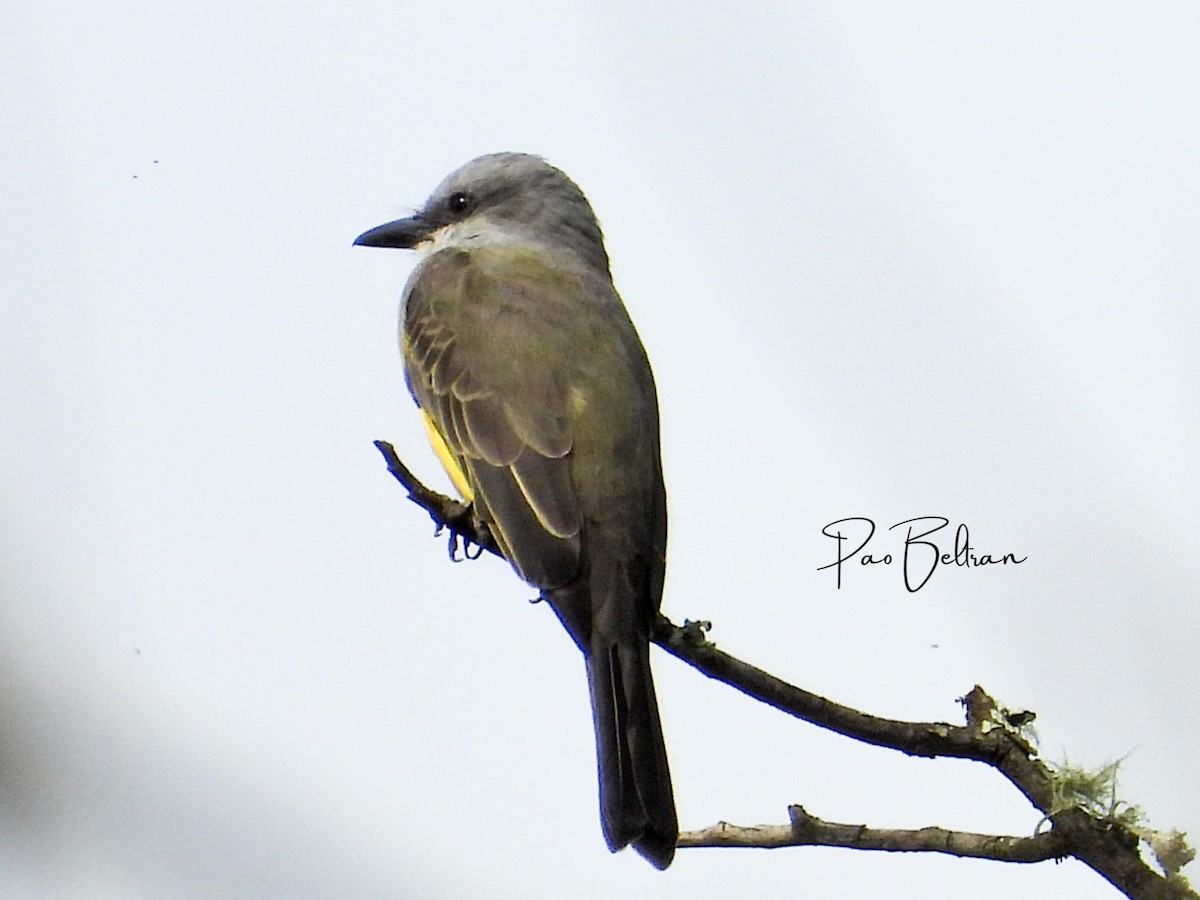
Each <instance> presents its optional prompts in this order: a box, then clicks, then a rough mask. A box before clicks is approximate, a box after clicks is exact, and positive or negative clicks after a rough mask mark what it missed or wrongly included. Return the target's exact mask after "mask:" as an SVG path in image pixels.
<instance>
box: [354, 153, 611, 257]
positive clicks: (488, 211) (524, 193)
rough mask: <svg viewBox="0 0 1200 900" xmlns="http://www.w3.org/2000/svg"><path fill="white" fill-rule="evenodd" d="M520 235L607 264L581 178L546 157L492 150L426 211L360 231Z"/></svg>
mask: <svg viewBox="0 0 1200 900" xmlns="http://www.w3.org/2000/svg"><path fill="white" fill-rule="evenodd" d="M448 235H452V240H450V241H447V243H454V244H456V245H468V244H470V243H472V242H486V241H494V240H515V241H521V242H529V243H535V244H542V245H544V246H549V247H552V248H555V249H560V250H569V251H571V252H572V253H574V254H577V255H578V256H580V257H582V258H583V259H584V260H586V261H587V262H589V263H591V264H593V265H597V266H600V267H601V268H602V269H603V270H604V271H605V272H607V271H608V255H607V253H605V250H604V240H603V236H602V235H601V233H600V225H599V223H598V222H597V221H596V216H595V214H594V213H593V212H592V207H591V205H590V204H589V203H588V202H587V198H586V197H584V196H583V191H581V190H580V189H579V187H578V185H576V184H575V182H573V181H572V180H571V179H570V178H568V177H567V176H566V175H565V174H564V173H563V172H561V171H559V170H558V169H556V168H554V166H552V165H550V164H549V163H547V162H546V161H545V160H543V159H542V158H541V157H538V156H531V155H530V154H528V153H489V154H488V155H487V156H481V157H479V158H478V159H473V160H471V161H470V162H469V163H467V164H466V165H464V166H462V167H461V168H459V169H457V170H456V171H454V172H452V173H451V174H450V175H448V176H446V178H445V180H444V181H442V183H441V184H440V185H438V187H437V189H436V190H435V191H434V192H433V194H432V196H430V198H429V199H428V200H427V201H425V205H424V206H423V207H422V208H421V210H420V211H419V212H418V213H417V214H416V215H413V216H410V217H409V218H406V219H397V220H396V221H395V222H388V223H387V224H386V225H380V226H379V227H378V228H372V229H371V230H370V231H367V232H365V233H364V234H361V235H359V236H358V237H357V238H356V239H355V241H354V243H356V244H361V245H363V246H367V247H405V248H415V247H418V246H419V245H421V244H423V243H425V242H426V241H434V242H435V243H440V242H441V241H442V240H444V239H445V238H446V237H447V236H448Z"/></svg>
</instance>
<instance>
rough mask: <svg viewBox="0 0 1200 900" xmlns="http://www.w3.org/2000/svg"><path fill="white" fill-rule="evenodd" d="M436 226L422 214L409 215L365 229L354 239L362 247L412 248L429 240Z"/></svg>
mask: <svg viewBox="0 0 1200 900" xmlns="http://www.w3.org/2000/svg"><path fill="white" fill-rule="evenodd" d="M434 230H435V229H434V227H433V226H432V225H431V224H430V223H429V222H427V221H426V220H424V219H422V218H421V217H420V216H409V217H408V218H407V219H397V220H396V221H395V222H388V223H387V224H386V225H380V226H378V227H376V228H372V229H371V230H370V231H364V232H363V233H362V234H360V235H359V236H358V237H356V238H355V239H354V243H355V244H357V245H359V246H360V247H399V248H401V249H404V250H411V249H412V248H413V247H415V246H417V244H419V243H421V241H424V240H428V239H429V236H430V235H431V234H433V232H434Z"/></svg>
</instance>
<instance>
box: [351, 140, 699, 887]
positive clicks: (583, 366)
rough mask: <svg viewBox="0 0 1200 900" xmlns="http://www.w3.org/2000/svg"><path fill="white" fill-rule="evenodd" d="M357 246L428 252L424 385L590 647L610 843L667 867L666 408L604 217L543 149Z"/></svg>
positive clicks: (475, 504)
mask: <svg viewBox="0 0 1200 900" xmlns="http://www.w3.org/2000/svg"><path fill="white" fill-rule="evenodd" d="M355 243H356V244H363V245H365V246H368V247H402V248H415V249H416V250H418V251H420V252H421V253H422V256H423V258H422V260H421V262H420V263H419V264H418V266H417V268H416V269H415V270H414V271H413V273H412V275H411V276H410V277H409V279H408V283H407V284H406V285H405V288H404V294H403V299H402V305H401V313H400V317H401V328H400V347H401V351H402V353H403V356H404V370H405V375H406V377H407V380H408V387H409V390H410V391H411V392H412V395H413V398H414V399H415V400H416V402H417V406H418V407H420V410H421V413H422V416H423V418H424V420H425V424H426V426H427V428H428V431H429V436H430V439H431V441H432V442H433V444H434V449H435V450H436V451H437V452H438V456H439V457H440V458H441V460H442V462H443V464H444V465H445V467H446V469H447V471H448V472H449V474H450V476H451V479H452V480H453V482H454V484H455V486H456V487H457V488H458V490H459V491H460V492H461V493H462V495H463V498H464V499H465V500H467V501H469V502H470V503H471V505H472V508H473V513H474V515H475V517H476V518H477V519H478V520H479V521H480V522H481V523H482V524H485V525H486V526H487V528H488V530H489V531H490V533H491V534H492V535H493V536H494V537H495V539H496V543H497V544H498V545H499V547H500V549H501V551H502V552H503V554H504V556H505V557H506V558H507V559H508V561H509V562H510V563H511V564H512V566H513V568H514V569H516V571H517V574H519V575H520V576H521V577H522V578H523V579H525V581H527V582H529V584H531V585H533V586H534V587H536V588H538V590H539V591H540V592H541V596H542V597H543V598H544V599H545V600H546V601H548V602H549V604H550V606H551V607H553V609H554V611H555V613H557V614H558V617H559V619H560V620H561V621H562V623H563V625H564V626H565V627H566V629H567V631H568V632H569V633H570V635H571V637H572V638H574V640H575V643H576V644H578V645H579V649H580V650H582V651H583V655H584V658H585V659H586V661H587V674H588V683H589V685H590V687H591V694H592V718H593V722H594V724H595V730H596V756H597V761H598V768H599V775H600V817H601V823H602V825H603V830H604V837H605V840H606V841H607V842H608V846H609V849H610V850H613V851H616V850H619V849H621V848H622V847H625V846H626V845H628V844H633V845H634V847H635V848H637V850H638V851H639V852H640V853H641V854H642V855H643V856H645V857H646V858H647V859H648V860H650V862H652V863H653V864H654V865H655V866H657V867H659V868H660V869H661V868H666V867H667V866H668V865H670V863H671V858H672V856H673V855H674V852H675V842H676V838H677V837H678V830H679V829H678V825H677V823H676V818H675V801H674V797H673V795H672V791H671V775H670V771H669V769H668V766H667V751H666V746H665V744H664V742H663V734H662V726H661V724H660V722H659V716H658V703H657V701H656V699H655V695H654V682H653V680H652V678H651V675H650V630H651V625H652V623H653V621H654V619H655V617H656V615H657V613H658V608H659V603H660V601H661V598H662V589H663V574H664V569H665V563H666V547H667V506H666V492H665V490H664V487H663V477H662V466H661V463H660V459H659V437H658V401H657V398H656V395H655V390H654V378H653V376H652V375H651V372H650V364H649V362H648V360H647V358H646V351H645V350H644V349H643V347H642V344H641V341H640V340H639V339H638V335H637V332H636V331H635V330H634V327H633V323H632V322H631V321H630V319H629V314H628V313H627V312H626V311H625V306H624V304H622V302H621V298H620V297H619V296H618V295H617V292H616V289H615V288H614V287H613V283H612V275H611V273H610V271H609V262H608V254H607V252H606V251H605V249H604V240H603V237H602V235H601V233H600V225H599V224H598V223H597V221H596V216H595V214H594V213H593V212H592V208H591V206H590V205H589V203H588V201H587V198H585V197H584V195H583V192H582V191H581V190H580V189H579V187H578V186H576V184H575V183H574V182H573V181H571V179H570V178H568V177H567V176H566V175H565V174H564V173H563V172H560V171H559V170H558V169H556V168H554V167H553V166H551V165H549V164H548V163H546V162H545V161H543V160H542V159H540V158H538V157H536V156H529V155H527V154H522V153H494V154H490V155H488V156H481V157H479V158H478V159H475V160H472V161H471V162H469V163H467V164H466V165H464V166H463V167H462V168H460V169H458V170H457V171H455V172H453V173H452V174H451V175H449V176H448V177H447V178H446V179H445V180H444V181H443V182H442V183H441V185H440V186H439V187H438V188H437V189H436V190H435V191H434V192H433V195H432V196H431V197H430V198H429V200H428V201H426V203H425V205H424V207H422V209H421V210H420V211H419V212H418V213H416V214H415V215H413V216H410V217H409V218H405V219H399V220H397V221H394V222H389V223H387V224H386V225H380V226H379V227H378V228H373V229H371V230H370V231H368V232H366V233H364V234H362V235H359V237H358V238H357V239H356V240H355Z"/></svg>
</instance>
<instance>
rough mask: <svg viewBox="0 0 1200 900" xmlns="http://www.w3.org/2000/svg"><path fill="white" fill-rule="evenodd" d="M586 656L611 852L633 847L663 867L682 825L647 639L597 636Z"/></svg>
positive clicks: (602, 811) (602, 813)
mask: <svg viewBox="0 0 1200 900" xmlns="http://www.w3.org/2000/svg"><path fill="white" fill-rule="evenodd" d="M585 652H586V654H587V670H588V682H589V684H590V686H591V690H592V717H593V719H594V722H595V726H596V759H597V762H598V765H599V769H600V819H601V824H602V825H603V827H604V839H605V840H606V841H607V842H608V847H609V849H610V850H613V851H617V850H620V849H621V848H622V847H625V846H627V845H628V844H633V846H634V848H635V849H636V850H637V851H638V853H640V854H641V855H642V856H644V857H646V859H648V860H650V862H651V863H653V864H654V865H655V866H657V867H658V868H660V869H665V868H666V867H667V866H669V865H670V864H671V859H672V857H674V855H675V841H676V839H677V838H678V836H679V825H678V823H677V821H676V818H675V797H674V795H673V793H672V791H671V772H670V769H669V768H668V766H667V748H666V745H665V744H664V742H663V733H662V725H661V723H660V722H659V718H658V701H657V700H656V699H655V696H654V681H653V679H652V677H651V675H650V645H649V643H648V642H647V641H646V640H645V639H641V640H639V639H637V638H633V639H632V640H629V639H626V640H624V641H613V640H612V639H611V638H606V637H605V636H604V635H603V634H601V633H599V632H594V633H593V635H592V641H591V647H590V648H589V649H588V650H587V651H585Z"/></svg>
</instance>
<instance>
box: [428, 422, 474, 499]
mask: <svg viewBox="0 0 1200 900" xmlns="http://www.w3.org/2000/svg"><path fill="white" fill-rule="evenodd" d="M421 421H422V422H424V423H425V434H426V435H427V436H428V437H429V443H430V445H431V446H432V447H433V452H434V453H435V454H437V458H438V462H440V463H441V464H442V468H443V469H445V470H446V474H447V475H449V476H450V480H451V481H452V482H453V483H454V489H455V490H457V491H458V493H459V495H460V496H461V497H462V498H463V499H464V500H466V501H467V502H468V503H470V502H471V501H472V500H474V499H475V492H474V491H473V490H471V483H470V482H469V481H467V473H466V472H464V471H463V470H462V467H461V466H460V465H459V464H458V460H456V459H455V458H454V454H453V453H451V452H450V448H449V447H448V446H447V445H446V439H445V438H443V437H442V433H441V432H440V431H438V429H437V425H435V424H434V422H433V417H432V416H430V415H429V413H427V412H426V411H425V410H421Z"/></svg>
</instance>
